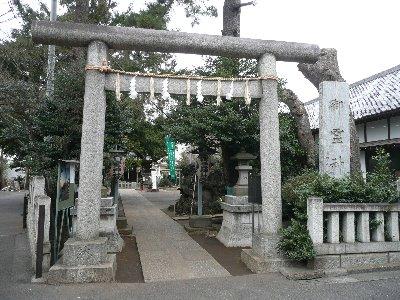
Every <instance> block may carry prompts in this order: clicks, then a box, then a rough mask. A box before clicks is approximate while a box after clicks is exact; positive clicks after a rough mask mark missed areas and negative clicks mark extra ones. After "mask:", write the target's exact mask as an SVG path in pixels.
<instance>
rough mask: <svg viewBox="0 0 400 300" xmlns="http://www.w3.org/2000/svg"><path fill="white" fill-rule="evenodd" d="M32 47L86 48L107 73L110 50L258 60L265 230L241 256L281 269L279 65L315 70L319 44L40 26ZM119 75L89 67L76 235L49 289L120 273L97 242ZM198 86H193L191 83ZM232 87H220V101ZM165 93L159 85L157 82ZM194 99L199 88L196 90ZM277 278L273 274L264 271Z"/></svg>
mask: <svg viewBox="0 0 400 300" xmlns="http://www.w3.org/2000/svg"><path fill="white" fill-rule="evenodd" d="M32 38H33V41H34V42H35V43H42V44H48V45H57V46H68V47H88V54H87V65H88V66H97V67H101V66H105V65H106V64H107V51H108V49H109V48H110V49H116V50H136V51H155V52H170V53H192V54H200V55H218V56H225V57H239V58H255V59H258V62H259V65H258V74H259V76H260V78H259V79H258V80H254V81H250V82H249V93H250V96H251V97H252V98H259V99H260V100H259V101H260V106H259V107H260V108H259V109H260V112H259V114H260V156H261V185H262V229H261V231H260V233H258V234H255V235H254V236H253V248H252V249H251V251H248V252H246V253H244V255H242V258H243V259H244V261H245V262H246V263H247V264H248V265H249V266H250V267H251V269H253V270H255V268H257V266H256V267H254V266H255V265H260V264H263V265H270V266H277V265H281V264H282V263H284V260H283V259H282V258H281V257H280V256H279V255H278V253H277V250H276V246H277V242H278V240H279V234H278V232H279V229H280V228H281V226H282V203H281V162H280V142H279V119H278V104H279V103H278V94H277V80H276V60H280V61H287V62H308V63H314V62H315V61H317V59H318V57H319V55H320V48H319V47H318V46H317V45H312V44H301V43H291V42H283V41H267V40H256V39H245V38H237V37H228V36H213V35H204V34H189V33H183V32H174V31H163V30H149V29H137V28H123V27H111V26H97V25H90V24H78V23H62V22H49V21H38V22H35V23H34V24H33V27H32ZM115 76H116V74H113V73H106V72H102V71H101V70H100V69H96V68H87V70H86V79H85V95H84V108H83V124H82V139H81V157H80V190H79V200H78V205H77V231H76V236H75V237H74V238H70V239H69V240H68V241H67V242H66V243H65V246H64V256H63V258H62V261H59V262H57V264H55V265H54V266H53V267H52V268H51V269H50V271H49V275H48V282H53V283H57V282H99V281H111V280H113V278H114V274H115V269H116V267H115V256H112V255H108V254H107V251H106V248H105V243H106V240H105V238H100V237H99V217H100V199H101V195H100V191H101V181H102V178H101V176H102V164H103V146H104V127H105V111H106V96H105V91H106V90H113V91H114V90H115V87H116V86H115V82H116V77H115ZM131 78H132V75H122V76H121V77H120V90H121V91H128V90H129V81H130V79H131ZM194 81H196V80H194ZM234 84H235V88H234V95H233V97H242V96H243V94H244V93H243V91H244V90H245V87H244V83H243V82H240V81H237V82H235V83H234ZM217 85H218V83H217V81H216V80H215V81H213V80H207V81H204V82H203V87H202V94H203V95H216V90H217ZM229 85H230V82H229V81H228V82H224V81H223V82H222V83H221V96H224V95H226V94H227V93H228V91H229ZM154 89H155V92H156V93H161V90H162V79H161V78H155V79H154ZM136 90H137V91H138V92H148V91H149V80H148V77H147V78H146V77H145V76H137V77H136ZM169 92H170V93H171V94H186V79H179V78H172V79H169ZM190 93H191V94H196V84H192V85H191V91H190ZM266 269H268V270H273V271H275V270H276V268H274V267H271V268H266Z"/></svg>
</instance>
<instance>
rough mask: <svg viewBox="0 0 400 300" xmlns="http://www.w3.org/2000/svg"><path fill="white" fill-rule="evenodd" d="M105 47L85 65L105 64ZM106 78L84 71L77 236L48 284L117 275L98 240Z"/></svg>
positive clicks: (94, 49) (92, 48)
mask: <svg viewBox="0 0 400 300" xmlns="http://www.w3.org/2000/svg"><path fill="white" fill-rule="evenodd" d="M107 51H108V47H107V45H106V44H105V43H103V42H99V41H94V42H91V43H90V44H89V46H88V53H87V64H88V65H93V66H102V65H104V64H107ZM104 87H105V74H104V73H101V72H99V71H98V70H87V71H86V78H85V96H84V103H83V122H82V138H81V157H80V170H79V199H78V200H77V203H76V204H75V205H76V206H77V229H76V235H75V236H74V237H73V238H70V239H68V240H67V241H66V242H65V244H64V249H63V252H64V254H63V256H62V258H61V259H60V261H59V262H57V263H56V264H55V265H54V266H52V267H51V268H50V270H49V273H48V276H47V282H48V283H74V282H79V283H82V282H109V281H113V280H114V277H115V271H116V256H115V254H108V253H107V237H100V236H99V226H100V201H101V186H102V168H103V147H104V129H105V114H106V94H105V88H104Z"/></svg>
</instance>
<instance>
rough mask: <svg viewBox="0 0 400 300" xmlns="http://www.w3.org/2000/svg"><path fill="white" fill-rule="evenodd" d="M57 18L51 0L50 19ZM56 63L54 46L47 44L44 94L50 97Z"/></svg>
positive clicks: (54, 2) (55, 1)
mask: <svg viewBox="0 0 400 300" xmlns="http://www.w3.org/2000/svg"><path fill="white" fill-rule="evenodd" d="M56 20H57V0H51V11H50V21H52V22H54V21H56ZM55 64H56V46H54V45H49V51H48V58H47V83H46V96H47V97H49V98H50V99H52V98H53V94H54V67H55Z"/></svg>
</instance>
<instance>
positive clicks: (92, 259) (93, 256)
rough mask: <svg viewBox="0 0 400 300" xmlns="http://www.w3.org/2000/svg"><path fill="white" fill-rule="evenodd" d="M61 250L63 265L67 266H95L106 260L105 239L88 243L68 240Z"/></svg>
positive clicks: (99, 238)
mask: <svg viewBox="0 0 400 300" xmlns="http://www.w3.org/2000/svg"><path fill="white" fill-rule="evenodd" d="M63 250H64V251H63V252H64V255H63V263H64V264H65V265H67V266H80V265H97V264H100V263H102V262H104V261H106V260H107V238H106V237H98V238H96V239H93V240H89V241H82V240H78V239H76V238H70V239H68V240H67V241H66V242H65V244H64V249H63Z"/></svg>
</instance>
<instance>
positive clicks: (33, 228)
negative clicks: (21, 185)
mask: <svg viewBox="0 0 400 300" xmlns="http://www.w3.org/2000/svg"><path fill="white" fill-rule="evenodd" d="M50 204H51V199H50V197H48V196H47V195H46V193H45V179H44V177H43V176H34V177H32V179H31V181H30V183H29V197H28V206H27V217H26V226H27V230H28V239H29V247H30V252H31V258H32V266H33V268H34V269H35V268H36V245H37V237H38V220H39V206H40V205H44V207H45V219H44V235H43V271H44V272H47V271H48V270H49V268H50V239H49V232H50Z"/></svg>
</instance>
